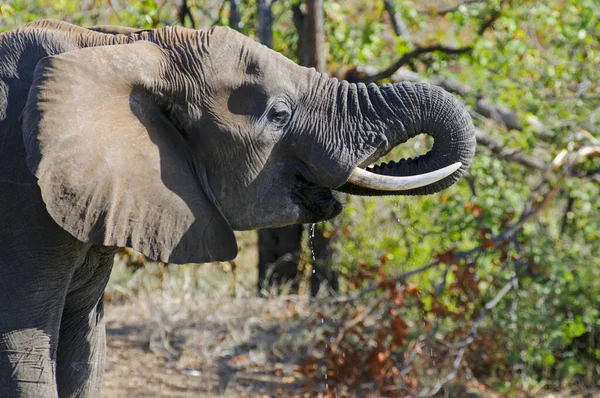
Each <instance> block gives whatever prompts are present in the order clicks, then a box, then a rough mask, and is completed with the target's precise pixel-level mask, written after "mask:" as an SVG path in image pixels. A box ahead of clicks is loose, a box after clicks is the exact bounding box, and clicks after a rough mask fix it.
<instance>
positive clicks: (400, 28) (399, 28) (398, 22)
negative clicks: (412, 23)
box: [383, 0, 412, 42]
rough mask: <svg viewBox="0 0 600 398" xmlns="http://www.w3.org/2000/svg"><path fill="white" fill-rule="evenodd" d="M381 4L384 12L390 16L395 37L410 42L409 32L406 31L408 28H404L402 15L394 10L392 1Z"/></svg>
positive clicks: (394, 6) (394, 5) (387, 0)
mask: <svg viewBox="0 0 600 398" xmlns="http://www.w3.org/2000/svg"><path fill="white" fill-rule="evenodd" d="M383 4H384V6H385V10H386V11H387V13H388V14H389V16H390V19H391V22H392V27H393V28H394V33H396V36H398V37H404V38H405V39H406V40H407V41H409V42H412V38H411V35H410V32H409V31H408V26H406V23H405V22H404V19H403V18H402V14H401V13H400V12H399V11H398V10H397V9H396V4H395V3H394V0H384V1H383Z"/></svg>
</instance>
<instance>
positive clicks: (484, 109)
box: [0, 0, 600, 396]
mask: <svg viewBox="0 0 600 398" xmlns="http://www.w3.org/2000/svg"><path fill="white" fill-rule="evenodd" d="M261 2H262V3H263V4H264V3H265V2H266V3H268V5H269V7H270V10H271V12H272V17H273V24H272V34H273V48H274V50H276V51H278V52H281V53H283V54H284V55H286V56H287V57H289V58H291V59H293V60H295V61H296V62H299V61H300V59H299V57H300V56H299V51H298V46H299V44H298V43H299V33H298V30H297V29H296V25H295V23H294V18H295V17H294V13H298V12H300V13H302V12H306V8H305V5H304V4H303V2H302V1H299V0H272V1H270V0H269V1H265V0H260V1H256V0H231V1H230V0H206V1H199V0H198V1H194V0H188V1H187V2H183V1H169V0H163V1H161V0H156V1H154V0H133V1H125V0H83V1H75V0H54V1H51V0H8V1H6V0H5V1H3V2H2V3H1V4H0V31H6V30H10V29H14V28H16V27H18V26H20V25H22V24H24V23H27V22H29V21H33V20H37V19H40V18H53V19H61V20H65V21H68V22H72V23H75V24H80V25H94V24H116V25H125V26H132V27H139V28H158V27H161V26H165V25H173V24H183V25H185V26H188V27H194V28H209V27H211V26H213V25H215V24H224V25H229V24H231V23H232V22H233V23H235V27H236V28H237V29H238V30H240V31H241V32H242V33H244V34H246V35H249V36H251V37H255V38H256V37H257V36H258V34H259V33H258V30H259V18H258V12H257V9H258V7H259V5H260V4H258V3H261ZM323 7H324V36H325V47H326V73H328V74H330V75H332V76H337V77H339V78H346V79H348V80H351V81H355V82H376V83H386V82H395V81H399V80H407V79H408V80H413V81H427V82H430V83H432V84H438V85H441V86H442V87H444V88H446V89H447V90H450V91H452V92H453V93H455V94H456V95H457V96H458V97H459V98H460V99H461V100H462V101H463V102H464V103H465V104H466V105H467V107H468V108H469V111H470V112H471V114H472V116H473V119H474V122H475V124H476V127H477V138H478V152H477V155H476V158H475V162H474V165H473V167H472V168H471V170H470V173H469V175H468V176H467V177H466V178H463V179H462V180H461V181H460V182H459V183H458V184H456V185H455V186H453V187H451V188H450V189H447V190H445V191H444V192H441V193H439V194H436V195H431V196H427V197H401V198H359V197H347V198H344V199H343V200H344V201H345V202H346V209H345V211H344V213H343V214H342V215H341V216H340V217H339V218H338V219H337V220H335V221H334V222H332V223H327V224H326V225H325V226H323V227H322V228H323V230H324V231H325V232H324V233H325V234H326V235H327V236H328V237H331V238H332V242H334V243H333V244H334V247H335V249H336V250H335V252H336V255H335V256H334V257H333V260H332V261H331V264H329V266H330V267H333V268H334V269H336V270H337V271H338V272H339V274H340V278H341V288H340V291H339V292H337V293H335V294H334V297H320V298H319V299H318V302H316V303H315V304H314V305H315V306H317V307H318V308H319V311H314V312H313V313H311V314H310V315H308V316H307V318H306V319H304V321H303V322H306V324H305V326H306V327H305V328H304V329H303V330H304V332H303V333H308V334H309V335H310V336H311V337H310V338H309V339H307V341H308V342H307V343H306V344H307V347H308V348H307V347H305V348H306V349H307V350H308V351H307V352H308V353H309V354H307V355H306V356H305V357H304V358H303V359H302V360H301V361H300V364H299V366H300V368H299V369H301V371H302V374H303V375H304V376H305V377H308V378H310V377H312V376H313V375H320V376H319V377H321V378H322V374H323V372H325V373H326V374H327V375H328V376H329V383H328V385H327V389H330V388H332V386H337V388H338V390H337V391H342V390H343V387H348V386H349V387H348V388H350V387H351V388H364V389H365V391H369V392H370V393H372V392H373V391H378V393H379V394H382V395H387V396H395V395H397V396H401V395H406V394H409V393H410V394H412V393H415V392H416V391H420V393H423V394H429V395H433V394H436V393H438V392H439V391H440V387H441V385H443V384H444V383H445V382H448V381H450V380H452V379H454V378H456V377H458V378H462V379H466V380H470V379H473V378H477V379H478V380H480V381H482V382H484V383H486V385H488V386H490V387H491V388H493V389H495V390H496V391H500V392H503V393H506V394H509V395H514V394H533V393H535V392H536V391H540V390H541V389H542V388H548V387H553V388H557V387H565V386H568V385H572V384H574V385H578V386H585V387H586V388H588V387H589V388H591V387H593V386H596V387H597V386H598V384H599V383H600V314H599V312H600V199H599V197H600V22H599V20H600V4H599V3H598V1H597V0H578V1H575V0H549V1H544V2H542V1H526V0H520V1H519V0H512V1H511V0H489V1H477V0H462V1H456V0H447V1H433V0H385V1H384V0H374V1H361V0H344V1H335V0H325V1H324V4H323ZM236 10H237V12H239V15H237V14H236V15H234V13H232V11H236ZM232 16H233V17H234V18H233V19H234V21H232ZM428 145H430V143H429V142H428V140H427V139H426V138H422V137H417V139H414V140H411V141H410V142H409V145H407V146H405V148H403V149H401V150H395V151H394V153H393V154H391V155H390V156H391V157H392V158H398V157H400V156H414V154H415V153H423V152H424V151H426V148H427V146H428ZM310 247H311V243H310V237H309V238H307V241H306V242H305V244H304V248H305V249H304V253H303V256H302V258H301V263H302V265H304V266H306V265H307V264H310V263H311V262H312V260H313V259H312V255H311V250H310ZM250 249H253V248H252V247H251V248H250ZM250 249H248V250H250ZM249 266H254V264H250V265H249ZM415 270H416V271H415ZM413 271H414V272H413ZM425 352H428V354H427V355H426V354H425ZM432 353H433V354H432ZM434 357H435V358H437V361H436V360H432V358H434ZM328 391H329V390H328Z"/></svg>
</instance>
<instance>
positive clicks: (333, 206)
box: [293, 176, 343, 223]
mask: <svg viewBox="0 0 600 398" xmlns="http://www.w3.org/2000/svg"><path fill="white" fill-rule="evenodd" d="M296 178H297V181H298V185H297V187H296V189H295V190H294V194H293V201H294V203H296V204H297V205H298V206H299V207H300V208H301V209H303V210H304V211H303V213H304V214H303V215H302V216H303V217H302V218H303V220H302V222H307V223H310V222H319V221H324V220H329V219H331V218H334V217H336V216H337V215H338V214H340V213H341V211H342V208H343V207H342V204H341V203H340V202H339V201H338V200H337V199H336V198H335V196H334V195H333V192H332V191H331V189H329V188H325V187H321V186H319V185H316V184H314V183H312V182H310V181H308V180H306V179H305V178H304V177H302V176H297V177H296Z"/></svg>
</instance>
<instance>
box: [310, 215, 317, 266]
mask: <svg viewBox="0 0 600 398" xmlns="http://www.w3.org/2000/svg"><path fill="white" fill-rule="evenodd" d="M315 225H316V224H311V226H310V253H311V254H312V261H313V263H314V262H315V247H314V244H313V239H314V238H315ZM312 272H313V274H314V273H315V267H314V264H313V270H312Z"/></svg>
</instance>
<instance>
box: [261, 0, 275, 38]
mask: <svg viewBox="0 0 600 398" xmlns="http://www.w3.org/2000/svg"><path fill="white" fill-rule="evenodd" d="M272 3H273V1H272V0H258V39H259V40H260V42H261V43H262V44H264V45H265V46H267V47H269V48H273V12H272V11H271V4H272Z"/></svg>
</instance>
